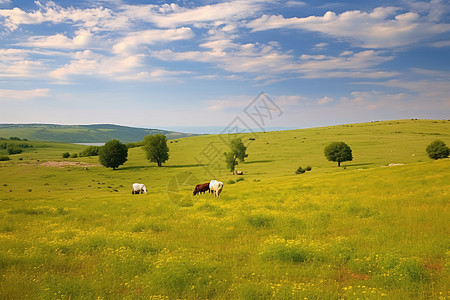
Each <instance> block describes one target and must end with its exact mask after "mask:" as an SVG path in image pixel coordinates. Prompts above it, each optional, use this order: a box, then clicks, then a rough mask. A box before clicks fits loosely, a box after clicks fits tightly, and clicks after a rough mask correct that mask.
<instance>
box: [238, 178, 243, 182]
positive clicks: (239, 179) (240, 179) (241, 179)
mask: <svg viewBox="0 0 450 300" xmlns="http://www.w3.org/2000/svg"><path fill="white" fill-rule="evenodd" d="M243 180H244V178H242V177H239V178H238V179H236V182H239V181H243Z"/></svg>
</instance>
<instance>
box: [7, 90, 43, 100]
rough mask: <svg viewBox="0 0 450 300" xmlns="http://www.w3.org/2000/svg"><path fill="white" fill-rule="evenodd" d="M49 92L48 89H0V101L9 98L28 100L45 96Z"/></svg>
mask: <svg viewBox="0 0 450 300" xmlns="http://www.w3.org/2000/svg"><path fill="white" fill-rule="evenodd" d="M49 94H50V90H49V89H34V90H2V89H0V101H1V102H6V101H9V100H30V99H34V98H39V97H47V96H49Z"/></svg>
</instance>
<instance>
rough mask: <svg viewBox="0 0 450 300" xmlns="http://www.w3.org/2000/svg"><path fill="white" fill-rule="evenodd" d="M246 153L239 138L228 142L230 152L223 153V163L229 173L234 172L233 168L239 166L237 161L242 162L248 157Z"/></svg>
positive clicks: (245, 148)
mask: <svg viewBox="0 0 450 300" xmlns="http://www.w3.org/2000/svg"><path fill="white" fill-rule="evenodd" d="M246 151H247V147H245V146H244V143H243V142H242V139H241V138H234V139H232V140H231V141H230V151H229V152H225V153H224V156H225V163H226V164H227V167H228V169H229V170H230V172H233V171H234V168H235V166H237V165H238V164H239V163H238V161H239V162H243V161H244V159H245V158H246V157H247V156H248V154H246V153H245V152H246Z"/></svg>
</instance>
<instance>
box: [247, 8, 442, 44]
mask: <svg viewBox="0 0 450 300" xmlns="http://www.w3.org/2000/svg"><path fill="white" fill-rule="evenodd" d="M399 11H400V9H398V8H395V7H378V8H375V9H374V10H373V11H372V12H363V11H359V10H354V11H346V12H343V13H341V14H336V13H335V12H332V11H328V12H326V13H325V14H324V15H323V16H309V17H305V18H298V17H293V18H285V17H283V16H281V15H263V16H262V17H260V18H258V19H255V20H253V21H250V22H248V24H247V26H248V27H249V28H251V29H252V31H254V32H255V31H264V30H269V29H276V28H292V29H299V30H307V31H314V32H320V33H323V34H326V35H330V36H333V37H335V38H339V39H346V40H349V41H352V42H353V43H354V44H355V45H357V46H360V47H364V48H390V47H399V46H405V45H410V44H414V43H417V42H420V41H423V40H426V39H428V38H430V37H432V36H439V35H440V34H443V33H447V32H450V24H439V23H436V22H433V21H432V20H428V19H425V18H421V17H420V16H419V14H417V13H415V12H406V13H403V12H399Z"/></svg>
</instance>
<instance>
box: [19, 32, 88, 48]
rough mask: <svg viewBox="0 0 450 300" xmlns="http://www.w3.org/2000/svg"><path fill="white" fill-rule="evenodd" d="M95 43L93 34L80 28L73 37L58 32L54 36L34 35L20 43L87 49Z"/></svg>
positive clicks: (32, 45)
mask: <svg viewBox="0 0 450 300" xmlns="http://www.w3.org/2000/svg"><path fill="white" fill-rule="evenodd" d="M93 44H94V45H95V44H96V43H95V42H94V43H93V34H92V33H91V32H90V31H89V30H79V31H78V32H77V33H76V35H75V36H74V37H73V39H70V38H68V37H66V36H65V35H63V34H56V35H52V36H34V37H30V38H28V40H27V41H26V42H24V43H19V45H21V46H26V47H37V48H44V49H85V48H87V47H89V46H90V45H93Z"/></svg>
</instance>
